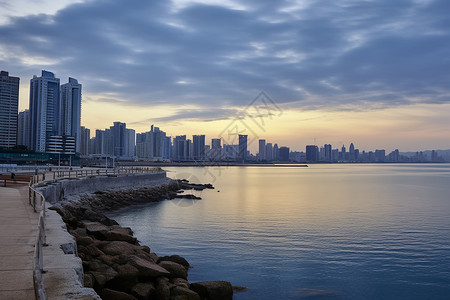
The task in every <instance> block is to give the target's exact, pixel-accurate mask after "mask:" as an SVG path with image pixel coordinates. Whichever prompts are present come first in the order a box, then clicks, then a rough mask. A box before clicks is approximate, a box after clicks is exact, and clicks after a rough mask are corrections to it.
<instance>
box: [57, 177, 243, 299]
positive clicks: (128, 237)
mask: <svg viewBox="0 0 450 300" xmlns="http://www.w3.org/2000/svg"><path fill="white" fill-rule="evenodd" d="M130 179H131V178H130ZM132 181H133V180H132ZM144 185H145V184H144ZM205 188H213V187H212V185H197V184H189V183H188V182H187V181H182V180H178V181H176V180H172V179H169V178H167V177H165V178H164V179H163V180H154V181H152V182H151V183H149V184H147V186H143V185H142V184H140V185H138V188H134V187H133V188H131V189H130V188H126V187H124V186H115V188H112V189H108V190H105V191H101V190H97V191H94V192H92V191H91V192H90V193H78V194H71V195H66V196H64V197H63V198H62V199H61V200H62V201H61V202H60V201H58V202H57V203H55V204H54V205H53V206H52V207H51V208H50V209H52V210H56V211H57V212H58V213H59V215H61V218H62V219H63V221H64V222H65V223H66V226H67V230H68V232H69V233H70V234H71V235H73V236H74V238H75V239H76V243H77V248H78V256H79V257H80V258H81V260H82V264H83V273H84V286H85V287H90V288H93V289H94V290H95V291H96V292H97V293H98V294H99V295H100V297H102V298H104V299H177V298H180V299H206V298H207V299H218V300H221V299H224V300H225V299H232V295H233V286H232V285H231V283H230V282H226V281H206V282H197V283H189V282H188V280H187V275H188V270H189V266H190V265H189V263H188V262H187V261H186V260H185V259H184V258H182V257H181V256H178V255H170V256H161V257H159V256H158V255H157V254H155V253H152V252H151V251H150V248H149V247H148V246H145V245H140V243H139V242H138V241H137V239H136V237H134V236H133V233H132V230H131V229H130V228H126V227H121V226H120V225H119V224H118V223H117V222H116V221H115V220H112V219H110V218H109V217H107V216H106V215H105V213H107V212H111V211H116V210H118V209H121V208H125V207H128V206H131V205H136V204H145V203H150V202H159V201H164V200H170V199H174V198H176V197H177V195H179V194H180V192H182V191H183V192H184V191H185V190H189V189H205ZM63 191H64V189H63ZM180 196H181V197H183V198H184V196H188V197H189V195H188V194H181V195H180ZM234 288H235V289H236V290H239V289H240V287H234Z"/></svg>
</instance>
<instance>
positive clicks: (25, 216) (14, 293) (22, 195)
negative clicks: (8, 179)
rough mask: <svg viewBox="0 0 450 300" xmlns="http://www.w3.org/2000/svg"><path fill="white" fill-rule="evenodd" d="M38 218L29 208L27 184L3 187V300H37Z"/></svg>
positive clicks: (0, 236)
mask: <svg viewBox="0 0 450 300" xmlns="http://www.w3.org/2000/svg"><path fill="white" fill-rule="evenodd" d="M38 219H39V214H38V213H35V212H33V208H32V207H31V206H30V205H29V204H28V184H20V183H7V185H6V187H4V186H3V183H2V185H1V186H0V299H8V300H11V299H21V300H22V299H35V298H34V287H33V255H34V243H35V241H36V235H37V224H38Z"/></svg>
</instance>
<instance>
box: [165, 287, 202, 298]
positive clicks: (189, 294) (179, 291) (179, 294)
mask: <svg viewBox="0 0 450 300" xmlns="http://www.w3.org/2000/svg"><path fill="white" fill-rule="evenodd" d="M170 300H200V296H199V295H198V294H197V293H196V292H194V291H193V290H190V289H188V288H185V287H181V286H174V287H172V288H171V289H170Z"/></svg>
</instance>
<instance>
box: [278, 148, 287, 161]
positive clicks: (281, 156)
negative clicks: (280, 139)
mask: <svg viewBox="0 0 450 300" xmlns="http://www.w3.org/2000/svg"><path fill="white" fill-rule="evenodd" d="M279 160H280V161H283V162H288V161H289V147H280V149H279Z"/></svg>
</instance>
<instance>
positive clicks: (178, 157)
mask: <svg viewBox="0 0 450 300" xmlns="http://www.w3.org/2000/svg"><path fill="white" fill-rule="evenodd" d="M186 148H188V145H187V140H186V136H185V135H177V136H176V137H175V138H174V139H173V151H172V156H173V160H175V161H183V160H187V153H189V149H186Z"/></svg>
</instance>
